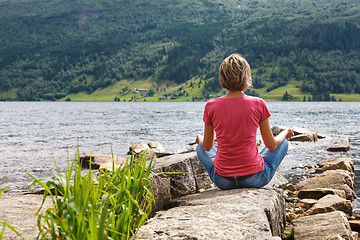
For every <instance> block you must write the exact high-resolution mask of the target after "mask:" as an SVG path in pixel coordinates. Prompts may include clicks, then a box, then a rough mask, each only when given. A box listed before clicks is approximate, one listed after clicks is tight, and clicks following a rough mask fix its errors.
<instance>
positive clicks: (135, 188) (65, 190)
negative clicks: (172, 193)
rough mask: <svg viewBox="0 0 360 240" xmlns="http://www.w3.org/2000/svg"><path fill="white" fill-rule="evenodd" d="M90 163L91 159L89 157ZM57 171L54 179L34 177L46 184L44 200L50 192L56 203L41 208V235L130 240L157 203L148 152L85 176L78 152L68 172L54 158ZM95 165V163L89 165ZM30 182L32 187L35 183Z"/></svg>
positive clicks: (37, 182)
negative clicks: (42, 211) (62, 169)
mask: <svg viewBox="0 0 360 240" xmlns="http://www.w3.org/2000/svg"><path fill="white" fill-rule="evenodd" d="M90 161H91V160H90ZM54 163H55V166H56V169H57V174H56V175H55V176H54V177H52V178H51V179H50V180H48V181H46V182H44V179H36V178H35V177H33V176H32V175H31V174H29V173H28V175H29V176H30V177H32V178H33V179H34V182H33V183H32V185H34V184H40V185H41V186H42V187H43V188H44V196H43V202H42V204H43V203H44V201H45V199H46V197H48V196H50V197H51V199H52V203H53V207H52V208H49V209H46V211H45V213H39V212H40V210H41V208H42V206H41V208H40V209H39V212H38V228H39V231H40V233H39V237H38V238H40V239H76V240H81V239H84V240H87V239H94V240H95V239H129V238H130V237H131V236H134V235H136V233H137V230H138V229H139V227H140V226H141V225H143V224H145V222H146V221H147V219H148V214H149V213H150V211H151V204H152V202H153V201H154V198H153V194H152V186H151V178H150V174H151V169H152V164H151V163H150V164H147V162H146V156H145V155H140V156H139V158H138V159H134V157H131V158H130V159H128V161H127V163H126V164H125V165H124V166H121V167H119V168H117V169H115V167H114V165H113V169H112V171H109V170H98V171H95V172H93V171H92V170H91V169H90V170H89V171H88V173H87V174H85V175H82V172H81V162H80V158H79V156H78V155H77V157H76V158H75V160H74V161H72V163H71V164H70V161H68V167H67V170H66V173H65V177H62V176H61V173H60V171H59V169H58V167H57V165H56V161H55V160H54ZM89 165H90V166H91V163H90V164H89ZM32 185H30V186H32Z"/></svg>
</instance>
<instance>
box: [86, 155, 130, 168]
mask: <svg viewBox="0 0 360 240" xmlns="http://www.w3.org/2000/svg"><path fill="white" fill-rule="evenodd" d="M90 159H91V169H99V168H108V169H109V168H110V169H111V168H112V166H113V162H114V165H115V167H119V166H120V165H124V164H125V163H126V158H124V157H120V156H113V155H102V154H94V155H83V156H81V157H80V160H81V161H82V167H84V168H89V164H90Z"/></svg>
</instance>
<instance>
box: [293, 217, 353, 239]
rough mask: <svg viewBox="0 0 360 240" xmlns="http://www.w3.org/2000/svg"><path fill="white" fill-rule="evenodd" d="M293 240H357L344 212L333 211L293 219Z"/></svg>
mask: <svg viewBox="0 0 360 240" xmlns="http://www.w3.org/2000/svg"><path fill="white" fill-rule="evenodd" d="M293 223H294V240H314V239H348V240H355V239H356V240H357V233H353V232H352V231H351V228H350V224H349V222H348V220H347V218H346V215H345V213H343V212H340V211H335V212H331V213H322V214H316V215H311V216H306V217H301V218H298V219H295V220H294V221H293Z"/></svg>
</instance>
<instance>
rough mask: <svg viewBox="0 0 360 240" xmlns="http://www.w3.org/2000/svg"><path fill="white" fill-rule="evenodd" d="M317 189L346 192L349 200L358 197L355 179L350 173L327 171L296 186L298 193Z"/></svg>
mask: <svg viewBox="0 0 360 240" xmlns="http://www.w3.org/2000/svg"><path fill="white" fill-rule="evenodd" d="M316 188H332V189H337V190H344V191H345V194H346V199H348V200H354V199H355V196H356V194H355V191H354V181H353V178H352V177H351V174H350V173H349V172H347V171H344V170H330V171H325V172H323V173H322V174H321V175H318V176H315V177H311V178H308V179H305V180H303V181H300V182H298V183H297V184H296V189H297V191H300V190H308V189H316Z"/></svg>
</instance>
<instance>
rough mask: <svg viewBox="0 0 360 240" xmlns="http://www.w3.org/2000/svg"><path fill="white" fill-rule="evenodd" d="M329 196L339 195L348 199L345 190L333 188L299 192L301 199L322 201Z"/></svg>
mask: <svg viewBox="0 0 360 240" xmlns="http://www.w3.org/2000/svg"><path fill="white" fill-rule="evenodd" d="M328 194H332V195H338V196H339V197H341V198H346V194H345V191H344V190H337V189H331V188H315V189H304V190H300V191H299V192H298V198H300V199H317V200H318V199H320V198H322V197H324V196H326V195H328Z"/></svg>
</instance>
